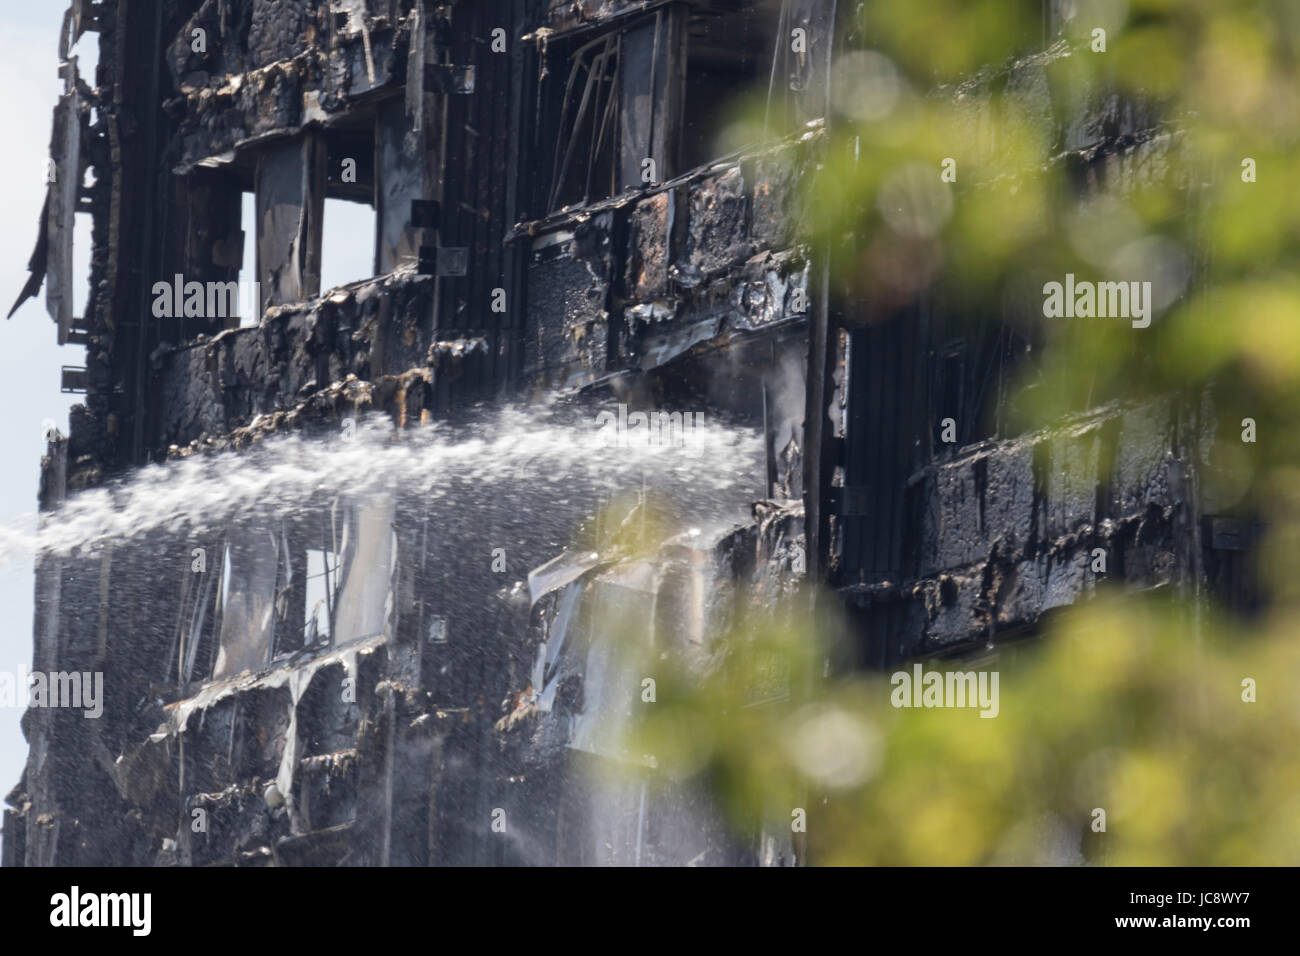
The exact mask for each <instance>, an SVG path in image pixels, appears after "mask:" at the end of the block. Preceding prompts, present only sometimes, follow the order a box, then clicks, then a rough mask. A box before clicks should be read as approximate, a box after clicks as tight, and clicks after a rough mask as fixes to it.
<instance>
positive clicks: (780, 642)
mask: <svg viewBox="0 0 1300 956" xmlns="http://www.w3.org/2000/svg"><path fill="white" fill-rule="evenodd" d="M1076 7H1077V9H1078V11H1079V13H1078V16H1077V17H1076V18H1075V20H1074V21H1073V22H1072V23H1071V24H1069V25H1068V26H1067V28H1066V30H1065V33H1064V35H1063V36H1062V37H1059V38H1048V42H1047V43H1046V44H1045V43H1044V36H1043V33H1044V28H1043V22H1044V21H1043V16H1044V14H1043V6H1042V4H1040V3H1038V2H1036V0H1035V2H1028V0H1025V2H1013V0H908V2H906V3H875V2H869V3H865V4H861V5H859V11H860V15H861V18H862V19H861V22H860V23H859V24H858V28H857V29H856V30H855V31H854V37H855V38H856V46H857V48H856V49H850V50H845V51H842V52H841V53H840V55H839V56H838V60H837V64H836V66H835V67H834V68H833V71H832V87H833V89H832V115H831V116H830V117H829V124H828V142H827V144H826V152H825V161H824V164H823V166H822V167H821V168H820V170H819V171H818V173H817V174H816V175H815V176H814V177H811V178H810V179H809V181H808V182H806V183H805V187H806V190H805V195H804V197H803V198H804V201H805V202H806V203H807V208H808V210H809V218H810V221H811V224H812V235H811V236H810V241H811V242H812V243H814V245H815V246H816V247H818V248H821V249H829V250H830V254H831V260H832V265H833V269H834V281H835V282H836V284H837V287H838V289H839V290H840V294H841V295H843V296H844V297H845V298H846V300H848V301H851V302H852V303H854V308H853V309H852V310H851V316H850V317H851V318H852V319H853V320H855V321H861V322H874V321H883V320H885V319H887V318H889V317H891V316H894V315H896V314H898V313H899V312H900V310H903V309H905V308H906V307H907V305H908V303H910V302H911V301H913V300H914V299H915V297H916V296H917V295H918V293H920V292H921V291H922V290H926V291H928V292H934V293H941V294H942V295H943V301H945V302H948V303H957V304H958V307H959V308H960V309H961V310H963V311H964V312H966V313H968V314H969V317H970V319H971V321H984V320H986V319H985V317H990V316H992V317H996V318H994V319H992V321H997V322H1013V323H1020V324H1021V325H1022V326H1023V329H1022V331H1023V333H1024V335H1025V336H1026V337H1027V338H1029V339H1030V340H1032V341H1033V342H1035V348H1034V351H1033V356H1032V361H1029V362H1025V363H1023V366H1024V367H1023V375H1024V383H1023V384H1024V385H1025V386H1026V387H1028V386H1032V385H1039V386H1042V385H1046V386H1047V387H1039V388H1038V389H1037V390H1036V392H1035V397H1034V400H1033V401H1031V402H1026V403H1024V404H1023V407H1024V408H1025V409H1027V410H1028V412H1027V414H1026V417H1025V420H1023V421H1021V422H1019V423H1017V427H1019V428H1021V429H1029V428H1038V427H1050V426H1051V425H1052V424H1053V423H1054V422H1058V421H1059V420H1060V419H1061V417H1062V416H1063V415H1066V414H1068V413H1070V412H1071V411H1078V410H1081V409H1086V408H1090V407H1093V406H1095V405H1097V404H1099V403H1100V402H1101V401H1117V402H1120V403H1133V402H1140V401H1142V400H1145V399H1149V398H1151V397H1152V396H1156V395H1166V394H1181V395H1183V396H1185V397H1187V398H1189V399H1192V400H1191V401H1190V403H1189V405H1190V407H1193V408H1198V409H1206V408H1210V409H1213V411H1212V412H1210V413H1209V414H1210V416H1211V419H1212V420H1210V421H1209V422H1207V423H1203V425H1204V426H1205V427H1209V428H1211V429H1213V431H1214V433H1215V434H1216V435H1218V436H1219V440H1218V441H1216V442H1215V444H1214V446H1213V452H1212V461H1211V467H1210V468H1209V470H1208V472H1207V475H1206V476H1205V479H1204V480H1205V481H1207V482H1210V483H1213V482H1219V483H1221V484H1222V485H1224V486H1225V487H1228V488H1230V492H1231V493H1230V494H1227V495H1226V497H1227V498H1229V499H1233V500H1236V501H1238V502H1246V503H1248V511H1249V512H1250V513H1252V514H1253V515H1254V516H1256V517H1258V518H1259V519H1261V520H1262V521H1263V522H1264V523H1265V524H1266V526H1267V527H1268V528H1269V532H1270V533H1269V536H1268V538H1267V541H1266V543H1265V546H1264V551H1263V558H1262V562H1261V568H1262V569H1263V574H1264V577H1265V580H1266V582H1267V584H1268V585H1269V597H1270V602H1269V604H1268V608H1269V609H1268V611H1267V612H1266V613H1264V614H1263V615H1262V616H1260V617H1258V618H1256V619H1253V620H1249V621H1247V620H1240V619H1234V618H1229V617H1227V616H1221V615H1219V614H1218V613H1217V612H1216V611H1215V609H1214V608H1213V607H1211V606H1210V605H1209V602H1208V601H1207V599H1206V598H1205V596H1204V595H1198V594H1194V593H1192V592H1191V591H1190V590H1182V591H1179V592H1178V593H1173V594H1166V596H1164V597H1160V598H1157V599H1152V598H1149V597H1148V598H1145V599H1139V598H1137V597H1134V596H1126V595H1123V594H1121V593H1119V592H1118V591H1116V592H1114V593H1108V592H1104V591H1103V592H1102V593H1099V594H1098V596H1097V597H1096V598H1095V599H1093V600H1090V601H1088V602H1087V603H1086V604H1084V605H1082V606H1080V607H1078V608H1076V609H1073V610H1071V611H1069V612H1066V613H1064V614H1063V615H1062V616H1060V617H1059V618H1057V619H1054V620H1053V621H1052V622H1051V623H1050V624H1048V625H1046V626H1045V628H1044V631H1045V633H1044V635H1043V638H1042V640H1041V641H1037V642H1035V643H1033V644H1031V645H1025V646H1022V647H1020V648H1018V649H1016V650H1014V651H1006V650H1004V651H1003V652H1002V657H1001V659H1000V660H999V661H998V663H997V664H996V668H997V669H998V670H999V672H1000V676H1001V685H1000V698H1001V699H1000V712H999V715H998V716H997V717H996V718H995V719H981V718H980V717H979V712H978V710H975V709H896V708H894V707H892V706H891V705H890V691H891V687H890V685H889V681H888V675H873V676H868V677H863V676H834V675H833V674H832V675H831V676H827V672H826V669H825V667H824V661H825V657H826V655H827V654H828V653H831V649H830V647H829V644H830V641H829V638H828V634H829V633H830V631H831V630H833V629H830V628H827V627H824V626H822V627H814V626H813V625H812V624H811V623H809V621H810V620H811V616H810V615H808V614H806V613H803V614H801V613H797V612H795V613H785V612H783V613H782V614H781V615H780V616H773V615H772V614H771V613H770V612H756V615H757V616H756V617H754V618H753V619H750V620H747V621H745V622H740V623H738V624H737V625H736V626H735V627H734V628H733V629H732V630H731V632H730V634H729V635H728V637H727V639H726V640H725V641H724V642H723V645H722V646H723V647H724V648H725V649H724V650H722V651H720V652H719V654H718V657H717V659H716V660H715V661H713V663H712V664H711V666H710V667H708V668H706V671H707V673H706V675H705V676H703V677H701V676H700V673H699V670H698V661H696V662H693V663H692V665H691V667H689V668H688V667H687V666H685V664H683V663H678V664H674V658H673V656H672V655H663V654H659V655H656V657H655V658H654V659H653V660H648V661H646V663H645V666H646V668H648V670H647V671H646V672H651V671H652V672H653V673H655V674H656V676H657V679H658V683H659V693H658V698H657V702H656V703H655V705H654V706H653V707H650V708H647V709H646V710H645V717H644V721H643V722H642V723H641V724H640V725H639V727H638V728H637V730H636V741H635V743H634V744H633V745H632V746H633V747H634V749H637V750H638V752H641V753H646V754H653V755H655V758H656V760H657V762H658V765H659V766H660V767H661V768H662V769H663V770H664V771H665V772H667V773H669V774H671V775H673V776H676V777H679V778H683V779H697V780H702V781H705V782H707V783H708V784H709V786H710V788H711V789H712V792H714V793H715V794H716V795H717V796H718V797H719V799H720V800H721V801H722V802H723V803H724V804H725V805H726V806H727V807H728V808H729V809H730V811H731V812H732V813H733V814H734V818H735V819H736V820H737V821H738V823H741V824H743V825H748V826H752V825H753V824H754V823H756V822H757V821H760V820H762V821H765V822H766V823H767V825H768V826H769V827H772V828H776V829H783V828H785V827H787V826H789V825H790V821H791V813H792V811H793V809H794V808H802V809H803V810H805V811H806V817H807V833H806V844H804V845H803V846H802V850H803V852H804V853H805V859H806V860H807V861H809V862H813V863H825V864H997V863H1085V862H1089V863H1104V864H1264V863H1269V864H1288V863H1289V864H1294V863H1296V862H1297V861H1300V759H1298V757H1300V695H1298V694H1297V692H1296V688H1297V686H1298V682H1300V639H1298V637H1297V635H1300V588H1297V584H1296V582H1297V580H1298V579H1300V575H1298V574H1297V572H1300V566H1298V564H1297V560H1296V558H1297V554H1300V279H1298V278H1297V275H1296V271H1295V264H1296V262H1297V253H1298V252H1300V75H1297V63H1298V61H1300V57H1298V55H1297V54H1298V53H1300V4H1296V3H1295V2H1294V0H1128V2H1123V0H1108V2H1102V0H1093V2H1088V0H1079V2H1077V3H1076ZM1097 26H1101V27H1102V28H1103V29H1105V31H1106V47H1105V52H1096V51H1094V45H1095V44H1096V39H1095V35H1094V34H1093V32H1092V31H1093V29H1094V28H1095V27H1097ZM762 114H763V110H762V108H761V107H755V106H753V105H752V104H751V106H750V107H749V109H748V110H747V111H746V112H745V113H744V115H745V116H747V117H748V120H745V121H742V123H743V122H748V123H749V124H750V125H751V126H752V125H753V124H755V123H756V122H757V119H756V118H757V117H758V116H759V115H762ZM1088 116H1093V117H1097V119H1096V122H1097V123H1099V124H1101V127H1102V129H1103V130H1104V131H1105V133H1106V135H1107V136H1109V137H1111V139H1112V145H1114V142H1113V141H1114V137H1116V136H1125V135H1128V134H1129V133H1133V132H1136V133H1137V134H1138V135H1136V136H1130V137H1129V140H1128V141H1125V142H1122V143H1121V144H1120V146H1121V148H1120V149H1118V150H1116V151H1114V152H1113V153H1112V154H1111V155H1109V156H1106V157H1102V158H1098V156H1097V155H1095V154H1094V153H1093V152H1092V151H1091V150H1090V145H1089V144H1090V143H1091V142H1093V141H1095V139H1096V137H1095V136H1091V137H1089V136H1085V135H1083V132H1082V131H1081V128H1080V125H1079V124H1080V123H1082V122H1084V119H1085V117H1088ZM771 132H772V133H773V135H775V136H782V135H788V134H791V133H794V132H798V131H796V130H789V129H779V128H774V129H772V131H771ZM1247 158H1249V159H1251V160H1253V163H1254V170H1255V181H1254V182H1247V181H1244V180H1243V168H1244V167H1243V161H1244V160H1246V159H1247ZM945 159H951V160H955V172H956V180H955V182H945V181H943V180H942V179H941V176H940V173H941V169H942V164H943V162H944V160H945ZM1067 272H1073V273H1074V274H1075V275H1076V276H1077V277H1078V278H1079V279H1081V280H1082V279H1093V280H1106V279H1150V280H1153V281H1154V284H1155V285H1156V286H1157V293H1156V294H1157V298H1158V299H1162V300H1163V302H1162V304H1163V307H1162V308H1161V309H1160V310H1159V311H1158V312H1157V314H1156V317H1155V320H1154V321H1153V323H1152V325H1151V326H1150V327H1149V328H1145V329H1135V328H1132V327H1131V326H1130V324H1129V323H1128V322H1124V321H1116V320H1113V319H1095V318H1094V319H1075V320H1064V319H1048V318H1044V317H1043V315H1042V310H1041V302H1042V294H1041V289H1042V284H1043V282H1044V281H1046V280H1051V279H1055V280H1058V281H1059V280H1061V279H1062V278H1063V276H1064V274H1065V273H1067ZM1009 302H1011V303H1013V307H1011V308H1008V303H1009ZM1014 303H1019V304H1020V305H1023V307H1017V306H1015V305H1014ZM1205 394H1208V395H1210V396H1212V402H1210V403H1208V404H1207V403H1205V402H1202V401H1200V396H1202V395H1205ZM1244 417H1251V418H1253V419H1255V421H1256V422H1257V428H1258V441H1257V442H1256V443H1254V444H1244V443H1242V442H1241V441H1240V440H1239V433H1240V420H1241V419H1242V418H1244ZM834 604H835V599H834V598H833V597H832V596H823V597H822V598H821V599H820V600H819V606H821V607H823V608H825V607H829V606H833V605H834ZM611 627H616V625H611ZM927 666H929V667H939V668H942V669H960V670H965V669H969V666H968V665H963V664H961V663H960V662H944V663H939V662H931V663H929V664H928V665H927ZM774 679H775V683H776V684H778V685H781V686H783V687H785V688H786V689H787V690H788V691H789V693H788V695H786V696H784V697H782V696H781V695H779V694H778V695H776V699H771V698H769V697H766V696H765V695H764V694H762V693H759V692H757V691H756V688H764V687H771V686H773V682H774ZM1247 679H1251V680H1253V681H1255V682H1257V685H1258V688H1257V694H1258V699H1257V700H1256V701H1254V702H1250V703H1248V702H1246V701H1245V700H1243V692H1244V691H1245V687H1244V686H1243V681H1245V680H1247ZM1097 808H1101V809H1104V810H1105V812H1106V821H1105V822H1106V827H1105V831H1104V832H1098V831H1097V830H1095V829H1094V821H1095V819H1096V818H1095V816H1094V810H1096V809H1097Z"/></svg>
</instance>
